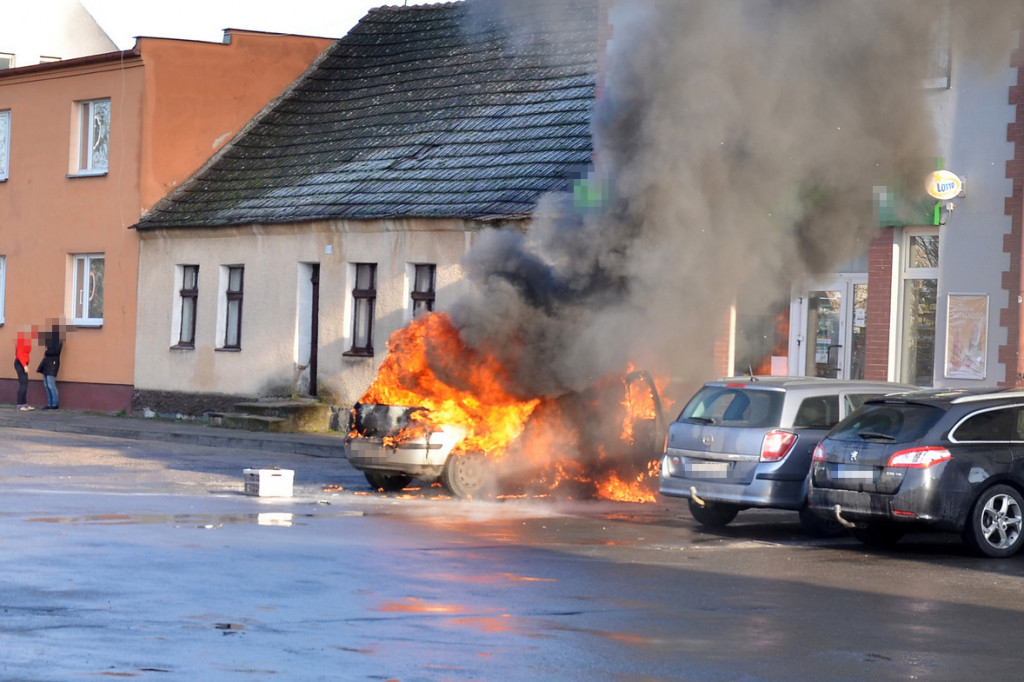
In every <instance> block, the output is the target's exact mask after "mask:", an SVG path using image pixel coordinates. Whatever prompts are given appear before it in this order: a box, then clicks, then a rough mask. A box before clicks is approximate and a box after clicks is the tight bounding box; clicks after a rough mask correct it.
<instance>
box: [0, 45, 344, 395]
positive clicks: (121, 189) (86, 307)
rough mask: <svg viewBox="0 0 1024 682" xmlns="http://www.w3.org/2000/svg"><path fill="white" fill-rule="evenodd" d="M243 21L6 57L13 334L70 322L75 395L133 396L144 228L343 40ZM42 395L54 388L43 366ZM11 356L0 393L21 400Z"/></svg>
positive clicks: (7, 308) (1, 88)
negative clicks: (211, 39) (55, 55)
mask: <svg viewBox="0 0 1024 682" xmlns="http://www.w3.org/2000/svg"><path fill="white" fill-rule="evenodd" d="M331 42H332V41H331V40H330V39H327V38H317V37H308V36H286V35H277V34H268V33H258V32H247V31H238V30H228V31H226V32H225V41H224V42H223V43H205V42H196V41H181V40H168V39H157V38H145V37H144V38H139V39H138V40H137V41H136V44H135V47H134V48H133V49H132V50H128V51H124V52H111V53H105V54H100V55H94V56H88V57H82V58H77V59H71V60H65V61H61V62H55V63H47V64H39V65H35V66H27V67H24V68H15V69H10V70H4V71H0V346H3V347H7V348H9V349H10V353H11V356H13V353H14V345H15V338H16V334H17V332H18V331H19V330H22V329H24V328H25V327H27V326H30V325H39V326H44V325H46V324H47V322H48V321H50V320H61V321H63V323H64V324H66V325H67V326H68V327H67V328H68V333H67V341H66V344H65V346H64V352H63V354H62V358H61V367H60V373H59V375H58V377H57V379H58V385H59V388H60V394H61V395H60V403H61V406H62V407H73V408H82V409H96V410H101V411H118V410H128V409H130V406H131V398H132V392H133V387H134V367H135V334H136V314H137V309H138V307H139V305H140V303H141V305H142V306H145V305H146V302H145V301H141V302H140V301H139V300H138V294H137V292H138V262H139V242H138V235H137V233H136V232H135V231H134V230H132V229H129V228H130V226H131V225H133V224H134V223H136V222H137V221H138V219H139V217H140V216H141V215H142V214H143V212H144V211H146V210H147V209H148V208H149V207H151V206H152V205H153V204H154V203H156V202H157V201H158V200H159V199H160V198H161V197H163V196H164V195H165V194H166V193H167V192H168V191H170V190H171V189H173V188H174V187H175V186H176V185H178V184H179V183H181V182H182V181H184V180H185V179H186V178H188V176H189V175H190V174H192V173H193V172H195V171H196V170H197V169H198V168H199V167H200V166H201V165H202V164H203V163H204V162H206V160H207V159H209V158H210V157H211V156H212V155H213V154H214V153H215V152H216V151H217V150H218V149H220V148H221V147H222V146H223V145H224V144H225V143H227V142H228V141H229V140H231V139H232V138H233V137H234V135H235V134H237V133H238V132H239V131H240V130H241V129H242V128H243V127H244V126H245V125H246V123H247V122H248V121H249V119H251V118H252V117H253V116H254V115H256V114H257V113H258V112H259V111H260V110H261V109H262V108H263V107H264V106H266V105H267V103H268V102H270V101H271V100H272V99H274V98H275V97H277V96H278V95H279V94H280V93H281V92H282V91H283V90H285V89H286V88H287V87H288V85H289V84H290V83H291V82H292V81H293V80H295V79H296V78H297V77H299V76H300V75H301V74H302V73H303V72H304V71H305V70H306V69H307V68H308V67H309V66H310V64H312V63H313V62H314V61H315V60H316V59H317V57H318V56H319V55H320V53H321V52H322V51H323V50H324V49H325V48H326V47H327V46H328V45H330V44H331ZM33 350H34V352H33V358H32V363H31V366H30V370H29V375H30V378H31V380H32V384H31V386H30V389H29V402H30V403H35V404H39V403H40V402H41V401H42V395H43V390H42V386H41V382H40V381H39V379H40V376H39V375H38V374H37V373H36V372H35V368H36V365H37V363H38V361H39V359H40V358H41V357H42V348H41V347H38V346H37V347H35V348H34V349H33ZM15 390H16V382H15V372H14V367H13V357H12V360H11V361H9V362H7V363H5V364H4V365H3V369H0V402H14V400H15Z"/></svg>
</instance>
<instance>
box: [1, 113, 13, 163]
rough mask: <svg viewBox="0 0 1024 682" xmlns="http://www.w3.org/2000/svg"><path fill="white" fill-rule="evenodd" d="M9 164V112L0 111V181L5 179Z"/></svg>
mask: <svg viewBox="0 0 1024 682" xmlns="http://www.w3.org/2000/svg"><path fill="white" fill-rule="evenodd" d="M10 163H11V110H10V109H7V110H6V111H0V180H6V179H7V173H8V169H9V168H10Z"/></svg>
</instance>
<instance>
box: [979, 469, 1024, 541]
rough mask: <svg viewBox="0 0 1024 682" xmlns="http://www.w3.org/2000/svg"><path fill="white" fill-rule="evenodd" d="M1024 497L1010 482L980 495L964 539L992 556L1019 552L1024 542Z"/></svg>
mask: <svg viewBox="0 0 1024 682" xmlns="http://www.w3.org/2000/svg"><path fill="white" fill-rule="evenodd" d="M1022 510H1024V498H1022V497H1021V494H1020V493H1019V492H1017V490H1015V489H1014V488H1011V487H1010V486H1007V485H996V486H992V487H991V488H989V489H988V490H986V491H985V492H984V493H982V494H981V497H980V498H978V501H977V502H976V503H975V505H974V509H973V510H972V511H971V519H970V522H969V523H968V526H967V528H966V530H965V531H964V542H966V543H967V545H968V546H969V547H970V548H971V549H972V550H973V551H974V552H976V553H978V554H981V555H984V556H990V557H1008V556H1010V555H1012V554H1015V553H1016V552H1017V550H1018V549H1020V546H1021V543H1022V542H1024V534H1022V531H1024V511H1022Z"/></svg>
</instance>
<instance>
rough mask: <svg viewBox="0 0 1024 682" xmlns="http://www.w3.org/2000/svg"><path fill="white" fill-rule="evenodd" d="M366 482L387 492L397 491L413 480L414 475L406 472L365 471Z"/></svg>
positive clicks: (376, 488)
mask: <svg viewBox="0 0 1024 682" xmlns="http://www.w3.org/2000/svg"><path fill="white" fill-rule="evenodd" d="M363 475H364V476H366V482H367V483H369V484H370V487H371V488H373V489H374V490H383V491H384V492H386V493H395V492H398V491H399V490H401V489H402V488H404V487H405V486H407V485H409V484H410V483H411V482H412V476H407V475H405V474H385V473H382V472H380V471H364V472H363Z"/></svg>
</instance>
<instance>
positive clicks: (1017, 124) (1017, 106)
mask: <svg viewBox="0 0 1024 682" xmlns="http://www.w3.org/2000/svg"><path fill="white" fill-rule="evenodd" d="M1010 65H1011V66H1013V67H1014V68H1016V69H1017V82H1016V83H1015V84H1014V85H1012V86H1011V87H1010V92H1009V103H1010V104H1012V105H1013V106H1014V110H1015V120H1014V121H1013V122H1011V123H1010V124H1009V125H1008V126H1007V130H1006V139H1007V141H1009V142H1011V143H1013V158H1012V159H1010V160H1008V161H1007V162H1006V177H1007V178H1009V179H1010V180H1011V181H1012V183H1013V184H1012V187H1013V194H1012V195H1011V196H1008V197H1006V199H1005V200H1004V204H1003V212H1004V214H1005V215H1008V216H1010V232H1009V234H1007V235H1006V236H1005V237H1003V252H1004V253H1008V254H1009V255H1010V265H1009V268H1008V269H1007V270H1006V271H1005V272H1003V278H1002V285H1003V289H1004V290H1005V291H1006V294H1007V296H1006V298H1007V305H1006V307H1005V308H1001V309H1000V310H999V325H1000V326H1001V327H1004V328H1005V329H1006V345H1005V346H1000V347H999V362H1001V363H1003V365H1004V366H1005V367H1006V375H1005V376H1004V377H1003V379H1002V381H1000V385H1001V386H1006V387H1020V386H1022V385H1024V357H1022V352H1021V346H1022V342H1024V339H1022V336H1021V322H1022V319H1021V318H1022V316H1024V311H1022V308H1024V302H1022V299H1021V296H1022V294H1024V281H1022V280H1024V272H1022V265H1021V260H1022V259H1024V237H1022V221H1024V51H1022V48H1021V46H1020V45H1018V47H1017V49H1016V50H1014V51H1013V53H1012V55H1011V58H1010ZM993 378H995V379H998V378H999V377H993Z"/></svg>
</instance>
